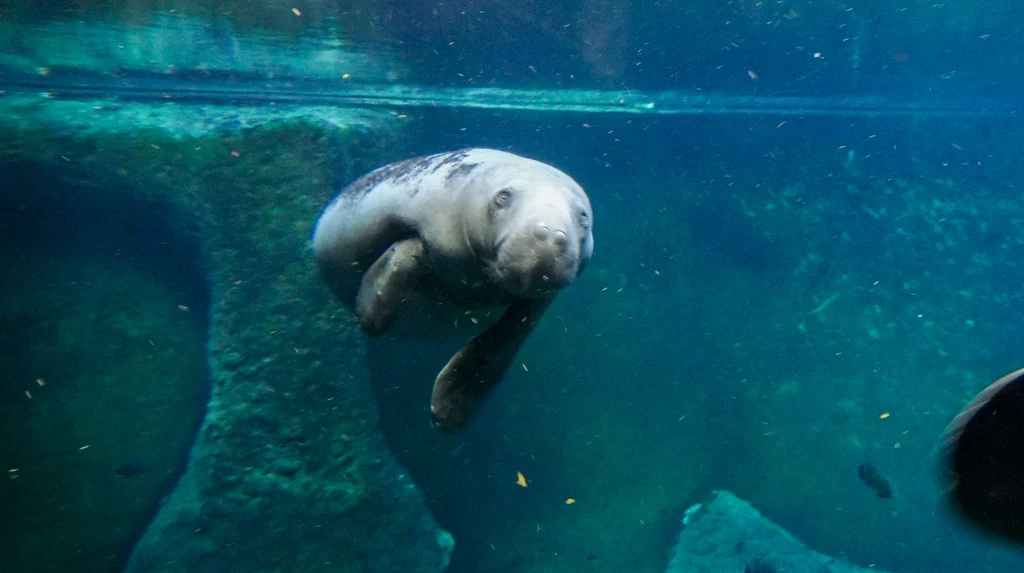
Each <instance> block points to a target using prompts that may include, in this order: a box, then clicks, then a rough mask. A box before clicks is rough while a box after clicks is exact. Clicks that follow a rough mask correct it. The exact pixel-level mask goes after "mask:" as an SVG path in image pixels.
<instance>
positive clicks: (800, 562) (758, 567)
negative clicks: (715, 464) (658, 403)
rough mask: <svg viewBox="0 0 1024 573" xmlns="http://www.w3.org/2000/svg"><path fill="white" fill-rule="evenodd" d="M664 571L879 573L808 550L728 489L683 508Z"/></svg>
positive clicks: (875, 570)
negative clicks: (677, 536)
mask: <svg viewBox="0 0 1024 573" xmlns="http://www.w3.org/2000/svg"><path fill="white" fill-rule="evenodd" d="M682 525H683V530H682V532H681V533H680V534H679V540H678V542H677V543H676V545H675V547H674V548H673V550H672V554H671V556H670V558H671V560H670V562H669V566H668V570H667V572H666V573H718V572H721V571H736V572H740V571H746V573H776V572H785V573H867V572H868V571H871V572H874V573H880V572H881V570H880V569H877V568H871V569H866V568H863V567H857V566H855V565H851V564H849V563H846V562H843V561H840V560H838V559H836V558H834V557H829V556H828V555H823V554H821V553H818V552H816V551H814V550H812V549H809V548H808V547H807V546H805V545H804V544H803V543H801V542H800V541H799V540H798V539H796V538H795V537H793V536H792V535H790V534H789V532H787V531H786V530H785V529H783V528H782V527H780V526H779V525H777V524H775V523H774V522H772V521H771V520H769V519H768V518H767V517H765V516H763V515H761V513H760V512H758V511H757V510H756V509H755V508H754V507H753V506H752V505H750V504H749V503H747V502H746V501H743V500H742V499H740V498H738V497H736V495H735V494H733V493H732V492H729V491H724V490H719V491H714V492H712V494H711V496H710V498H709V499H707V500H705V501H704V502H702V503H698V504H695V505H693V506H691V507H690V509H688V510H687V511H686V515H685V517H684V518H683V523H682Z"/></svg>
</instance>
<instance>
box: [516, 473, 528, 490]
mask: <svg viewBox="0 0 1024 573" xmlns="http://www.w3.org/2000/svg"><path fill="white" fill-rule="evenodd" d="M516 485H518V486H519V487H526V476H524V475H523V472H516Z"/></svg>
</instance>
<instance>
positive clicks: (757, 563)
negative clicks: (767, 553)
mask: <svg viewBox="0 0 1024 573" xmlns="http://www.w3.org/2000/svg"><path fill="white" fill-rule="evenodd" d="M778 570H779V568H778V567H776V566H775V563H774V562H772V560H771V559H769V558H767V557H758V558H757V559H754V560H753V561H751V562H750V563H747V566H746V567H744V568H743V573H777V572H778Z"/></svg>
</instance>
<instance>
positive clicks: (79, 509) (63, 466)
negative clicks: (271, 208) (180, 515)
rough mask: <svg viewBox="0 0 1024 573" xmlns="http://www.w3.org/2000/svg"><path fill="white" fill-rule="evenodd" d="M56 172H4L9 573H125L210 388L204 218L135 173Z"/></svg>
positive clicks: (2, 359)
mask: <svg viewBox="0 0 1024 573" xmlns="http://www.w3.org/2000/svg"><path fill="white" fill-rule="evenodd" d="M60 163H61V162H60V161H59V160H58V161H57V163H56V164H55V163H48V162H44V161H40V162H33V161H7V162H3V163H0V364H2V365H3V368H2V369H0V473H2V475H0V505H2V506H3V507H4V508H5V512H6V513H7V515H9V516H17V519H5V520H2V521H0V554H2V555H4V556H5V565H4V570H5V571H11V572H12V573H18V572H22V571H72V570H78V571H95V572H99V573H105V572H114V571H120V570H121V569H122V568H123V566H124V563H125V561H126V560H127V558H128V555H129V553H130V551H131V549H132V547H133V545H134V543H135V542H136V541H137V540H138V538H139V537H140V536H141V534H142V532H143V531H144V529H145V527H146V526H147V525H148V524H149V522H150V521H151V519H152V518H153V517H154V516H155V514H156V511H157V509H158V508H159V505H160V503H161V501H162V499H163V498H164V496H166V495H167V494H168V493H169V492H170V491H171V490H172V489H173V487H174V485H175V483H176V482H177V480H178V478H179V477H180V475H181V474H182V472H183V470H184V467H185V465H186V461H187V459H188V454H189V450H190V448H191V446H192V444H193V442H194V440H195V437H196V432H197V430H198V428H199V424H200V422H201V421H202V419H203V416H204V414H205V408H206V404H207V401H208V397H209V391H210V388H209V379H210V377H209V373H208V370H207V363H206V353H205V345H206V335H207V327H208V320H209V308H210V301H211V289H210V284H209V282H208V281H207V278H206V277H207V274H206V271H205V268H204V264H203V257H202V243H201V240H200V233H199V227H198V224H197V222H196V221H194V220H193V219H194V218H193V217H190V216H189V215H188V214H187V213H186V212H185V210H184V209H182V208H179V207H177V206H175V205H173V204H170V202H169V201H167V200H157V199H152V198H151V197H149V196H148V194H147V193H146V190H145V189H140V188H138V187H134V186H132V185H131V182H130V181H129V180H127V179H126V178H122V177H117V176H112V175H111V174H109V173H86V172H81V171H76V170H75V168H74V167H73V166H70V165H68V166H65V165H60ZM154 195H155V194H154Z"/></svg>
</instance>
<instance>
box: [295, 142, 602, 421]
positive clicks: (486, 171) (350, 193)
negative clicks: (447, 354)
mask: <svg viewBox="0 0 1024 573" xmlns="http://www.w3.org/2000/svg"><path fill="white" fill-rule="evenodd" d="M592 221H593V212H592V210H591V206H590V200H589V198H588V197H587V195H586V193H585V192H584V191H583V189H582V188H581V187H580V186H579V185H578V184H577V183H576V182H575V181H573V179H572V178H570V177H569V176H568V175H566V174H565V173H563V172H561V171H559V170H557V169H555V168H554V167H551V166H550V165H547V164H545V163H541V162H539V161H535V160H532V159H527V158H524V157H520V156H517V155H513V154H511V153H507V152H503V151H497V150H492V149H464V150H460V151H453V152H448V153H440V154H436V155H430V156H425V157H416V158H412V159H408V160H405V161H401V162H398V163H393V164H391V165H387V166H384V167H381V168H379V169H377V170H375V171H373V172H371V173H369V174H367V175H365V176H363V177H362V178H360V179H359V180H357V181H355V182H354V183H352V184H351V185H349V186H348V187H346V188H345V189H343V190H342V191H341V193H340V194H339V195H338V197H337V198H335V199H334V201H332V202H331V204H330V205H328V206H327V208H326V209H325V210H324V212H323V213H322V214H321V216H320V219H319V220H318V221H317V225H316V229H315V230H314V233H313V249H314V252H315V255H316V260H317V263H318V265H319V266H320V270H321V274H322V276H323V277H324V280H325V281H326V283H327V284H328V286H329V287H330V288H331V289H332V291H333V292H334V294H335V295H336V296H337V297H338V298H339V299H340V300H341V301H342V302H343V303H344V304H346V305H347V306H348V307H349V308H351V309H353V310H354V311H355V314H356V316H357V317H358V319H359V323H360V326H361V327H362V329H363V330H364V331H365V332H366V333H367V334H368V335H370V336H377V335H380V334H383V333H385V332H389V333H392V334H395V335H398V336H417V337H428V338H434V339H436V338H441V337H448V336H452V335H456V336H458V335H467V336H468V335H473V334H475V338H473V339H472V340H471V341H470V342H469V343H468V344H467V345H466V346H465V347H463V348H462V349H461V350H459V352H458V353H456V354H455V356H453V357H452V359H451V360H450V361H449V362H448V364H447V365H446V366H445V368H444V369H443V370H442V371H441V373H440V374H439V375H438V377H437V380H435V383H434V391H433V394H432V396H431V411H432V414H433V417H434V421H435V422H436V424H437V425H438V427H439V428H440V429H442V430H445V431H456V430H458V429H459V428H461V427H462V426H463V425H464V424H465V423H466V422H467V421H468V419H469V417H470V415H471V414H472V412H473V410H474V409H475V408H476V406H477V405H478V404H479V402H480V401H481V400H483V398H484V397H486V395H487V394H488V393H489V392H490V390H491V389H493V388H494V386H495V385H496V384H497V383H498V382H499V381H500V379H501V377H502V376H503V374H504V372H505V370H506V369H507V368H508V365H509V364H510V363H511V361H512V359H513V358H514V357H515V354H516V352H517V350H518V349H519V346H520V345H521V344H522V342H523V341H524V340H525V339H526V337H527V336H528V335H529V333H530V331H532V329H533V327H534V325H535V324H536V322H537V320H539V319H540V317H541V316H542V315H543V313H544V311H545V310H546V308H547V306H548V305H549V304H550V303H551V300H552V299H553V298H554V296H555V295H556V294H557V293H558V292H559V291H560V290H561V289H562V288H564V287H566V286H568V285H569V284H570V283H572V281H573V280H575V279H576V277H577V276H579V274H580V273H581V272H582V271H583V268H584V267H585V266H586V264H587V262H588V261H589V260H590V257H591V255H592V254H593V250H594V237H593V232H592V229H591V227H592ZM467 313H469V315H468V316H467Z"/></svg>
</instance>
